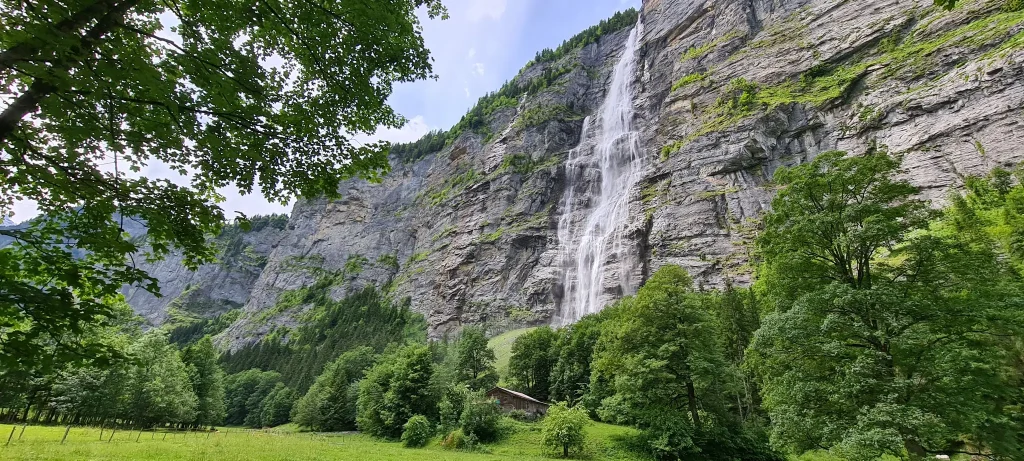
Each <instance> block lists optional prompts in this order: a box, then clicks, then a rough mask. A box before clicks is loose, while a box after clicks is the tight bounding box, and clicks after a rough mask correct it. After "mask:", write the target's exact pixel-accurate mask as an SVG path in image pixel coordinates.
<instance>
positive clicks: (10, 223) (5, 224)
mask: <svg viewBox="0 0 1024 461" xmlns="http://www.w3.org/2000/svg"><path fill="white" fill-rule="evenodd" d="M17 225H18V223H16V222H14V221H12V220H11V218H8V217H7V216H4V217H3V222H0V227H11V226H17Z"/></svg>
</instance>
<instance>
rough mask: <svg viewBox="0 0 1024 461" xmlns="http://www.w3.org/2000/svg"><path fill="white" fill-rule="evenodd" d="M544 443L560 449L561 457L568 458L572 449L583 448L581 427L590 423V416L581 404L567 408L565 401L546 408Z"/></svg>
mask: <svg viewBox="0 0 1024 461" xmlns="http://www.w3.org/2000/svg"><path fill="white" fill-rule="evenodd" d="M543 424H544V425H543V434H544V445H546V446H549V447H554V448H560V449H561V450H562V457H563V458H568V457H569V453H570V452H571V451H573V450H576V451H577V452H578V451H579V450H581V449H583V441H584V434H583V428H584V427H586V426H587V424H590V416H588V415H587V410H586V409H585V408H583V407H582V406H576V407H574V408H569V406H568V405H566V404H565V402H561V403H558V404H555V405H552V406H551V407H550V408H548V415H547V417H546V418H544V423H543Z"/></svg>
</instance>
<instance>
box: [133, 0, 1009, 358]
mask: <svg viewBox="0 0 1024 461" xmlns="http://www.w3.org/2000/svg"><path fill="white" fill-rule="evenodd" d="M1005 4H1006V2H1005V1H995V2H985V1H968V2H966V3H964V4H963V5H962V6H960V7H958V8H957V9H955V10H953V11H951V12H945V11H943V10H941V9H939V8H936V7H934V6H932V4H931V0H921V1H916V2H913V1H910V2H908V1H899V0H857V1H846V0H812V1H799V0H782V1H777V0H775V1H768V0H744V1H735V0H707V1H699V2H698V1H693V0H647V1H646V2H645V3H644V6H643V8H642V11H641V12H640V22H641V26H640V27H639V28H638V29H637V36H636V38H635V47H631V46H627V41H628V39H629V37H630V34H631V30H632V26H630V25H627V26H625V27H619V26H621V24H620V23H622V22H623V21H624V20H623V19H622V18H621V17H620V18H619V20H618V21H616V23H615V24H614V26H613V25H612V24H611V23H610V24H608V26H607V27H604V28H602V30H600V32H599V33H592V34H590V35H588V39H587V40H580V41H577V42H573V43H569V44H567V46H565V47H563V48H561V49H559V50H555V51H554V52H550V50H549V52H546V53H540V54H538V59H536V60H534V62H532V63H530V64H528V65H527V66H526V67H525V68H524V69H523V70H522V71H521V72H520V74H519V75H518V76H517V77H516V78H515V79H514V80H513V81H512V82H510V83H509V85H507V86H506V88H503V89H502V90H501V91H499V92H498V93H496V94H495V95H493V97H490V98H485V99H484V100H482V101H481V104H480V106H478V107H477V108H475V109H474V110H473V111H471V112H470V114H469V115H467V118H466V119H464V120H463V122H462V123H460V125H459V126H457V127H455V128H454V129H452V130H451V131H449V132H446V133H441V134H437V133H434V134H432V135H430V136H431V137H430V138H429V139H425V141H423V142H421V143H418V144H417V145H408V146H401V147H398V148H396V149H395V150H393V154H394V155H393V170H392V172H391V173H390V174H389V175H387V177H385V178H384V180H383V181H382V182H381V183H380V184H368V183H366V182H363V181H349V182H346V183H344V184H343V185H342V187H341V193H342V195H343V198H342V199H340V200H337V201H327V200H304V201H301V202H299V203H298V204H297V205H296V206H295V209H294V210H293V212H292V215H291V217H290V219H289V220H288V222H287V225H286V226H285V225H282V226H281V227H280V228H273V229H264V230H263V231H260V232H252V233H247V234H245V235H244V236H243V237H242V238H243V240H244V245H243V248H249V252H248V253H245V254H248V255H249V256H252V257H254V258H255V259H254V261H256V263H255V264H250V263H242V262H239V260H238V259H231V258H225V263H223V264H219V265H211V266H207V267H204V268H203V269H201V270H200V271H199V272H197V273H187V272H184V271H183V270H182V269H181V266H180V264H176V263H175V262H174V261H173V260H168V261H165V262H163V263H159V264H157V265H155V266H150V267H149V268H148V269H149V270H150V271H151V273H152V274H154V275H156V276H157V277H158V278H159V279H160V280H161V281H163V292H164V294H165V298H163V299H162V300H160V301H156V300H154V299H153V298H151V297H149V296H148V295H145V294H140V293H133V294H131V296H130V297H129V301H130V302H131V303H132V304H133V306H135V307H136V309H137V310H139V311H141V312H143V313H144V314H145V315H146V316H147V317H148V318H149V319H150V320H151V321H152V322H153V323H160V322H162V321H164V320H165V319H166V318H167V309H168V306H169V305H171V303H177V304H173V305H174V306H178V307H180V308H182V309H184V310H188V311H192V312H197V313H199V314H201V315H214V314H216V313H221V312H224V311H225V310H226V309H230V308H233V307H239V306H240V307H241V308H242V312H241V316H240V317H239V318H238V320H237V321H235V322H234V323H233V324H232V325H231V326H230V327H229V328H228V329H227V330H226V331H225V332H223V333H222V334H221V335H220V336H219V341H220V343H221V345H222V346H226V347H230V348H232V349H236V348H238V347H240V346H242V345H244V344H248V343H252V342H254V341H257V340H258V339H259V338H261V337H264V336H265V335H267V334H269V333H271V332H272V331H274V330H276V329H278V328H279V327H285V328H292V327H294V326H295V325H296V324H297V322H299V321H300V318H301V314H302V313H303V312H306V311H308V310H309V309H310V308H311V305H310V304H309V303H308V302H306V301H303V300H300V301H299V302H296V301H295V299H293V298H295V297H294V296H284V297H282V294H286V293H295V292H296V290H299V289H301V288H303V287H307V286H311V285H313V286H317V287H319V288H320V289H322V290H325V291H326V292H327V294H329V295H330V296H331V297H334V298H340V297H343V296H345V295H346V294H350V293H354V292H355V291H357V290H359V289H361V288H362V287H364V286H366V285H371V284H372V285H378V286H382V287H383V286H386V287H388V289H389V290H390V292H391V295H392V296H393V297H394V298H396V299H401V298H405V297H409V298H410V299H411V306H412V309H413V310H414V311H416V312H419V313H422V314H423V315H424V316H425V317H426V319H427V322H428V324H429V327H430V331H431V334H433V335H435V336H440V335H442V334H444V333H447V332H451V331H455V330H457V329H458V328H460V327H461V326H462V325H465V324H479V323H487V324H488V325H491V326H492V327H493V328H494V329H511V328H513V327H517V326H525V325H531V324H541V323H546V322H552V321H555V322H561V321H567V320H572V319H571V318H568V319H567V318H565V317H566V315H562V314H563V313H564V312H569V310H568V309H571V306H570V305H571V304H572V303H574V302H575V301H573V300H572V299H573V298H572V297H571V296H569V295H568V293H572V292H575V291H578V290H579V288H580V286H582V285H579V282H580V280H581V279H582V277H581V276H580V275H578V274H581V273H582V272H580V271H578V270H576V269H573V267H580V268H585V267H596V269H594V272H593V273H591V274H590V275H591V276H592V278H593V280H596V281H597V282H596V285H595V286H593V287H592V288H588V290H590V292H591V294H592V295H593V296H594V297H596V298H597V299H598V300H599V301H598V302H599V303H604V302H608V301H610V300H613V299H615V298H617V297H619V296H622V295H623V294H628V293H630V292H632V291H633V290H635V289H636V288H637V286H638V285H639V284H641V283H642V281H643V280H644V279H645V278H646V277H647V276H648V274H650V273H652V272H653V271H654V270H656V269H657V268H658V267H660V266H662V265H664V264H670V263H671V264H678V265H680V266H682V267H684V268H686V269H687V270H688V271H689V272H690V273H691V274H692V275H693V277H694V279H695V280H696V281H698V283H700V284H703V285H704V286H720V285H722V284H723V282H724V280H726V279H731V280H733V281H735V282H736V283H740V284H744V283H748V282H749V281H750V276H751V274H750V269H749V266H748V256H747V251H748V250H747V248H746V247H745V244H746V243H748V242H750V239H751V237H752V235H753V232H754V230H755V224H754V221H755V220H756V218H757V217H758V216H759V214H760V213H761V212H762V211H763V210H764V209H765V208H766V207H767V206H768V204H769V202H770V199H771V194H772V191H771V189H770V188H769V187H766V186H767V184H768V183H769V181H770V179H771V177H772V174H773V172H774V171H775V170H776V169H777V168H778V167H780V166H783V165H791V164H796V163H802V162H806V161H808V160H809V159H811V158H813V157H814V156H816V155H817V154H819V153H822V152H826V151H830V150H845V151H849V152H851V153H863V152H865V151H867V150H869V149H871V148H876V147H880V146H885V147H887V148H888V149H889V150H890V151H892V152H898V153H902V154H904V167H905V170H906V171H905V174H906V176H907V178H909V179H910V180H911V181H912V182H913V183H914V184H916V185H918V186H920V187H921V188H922V190H923V194H924V195H925V196H926V197H927V198H930V199H933V200H935V201H936V202H937V203H938V202H941V201H942V200H944V198H945V197H946V194H947V193H948V192H949V191H950V190H951V189H953V188H956V187H958V186H960V185H961V184H962V182H963V178H964V177H965V176H966V175H971V174H979V175H980V174H984V173H986V172H988V171H989V170H991V169H992V168H993V167H996V166H1004V167H1010V166H1013V165H1015V164H1017V163H1019V162H1021V161H1022V160H1024V81H1022V76H1024V67H1022V62H1024V12H1002V10H1001V8H1002V7H1003V5H1005ZM634 48H635V49H634ZM627 55H628V56H627ZM624 56H625V57H629V58H631V61H632V64H633V66H632V67H629V66H620V64H621V63H623V62H624V59H625V58H624ZM617 66H618V67H629V72H628V75H627V77H628V79H627V80H628V81H626V82H619V83H621V84H622V85H620V87H619V90H615V85H613V82H615V81H616V79H615V75H616V68H617ZM619 75H622V74H621V72H620V73H619ZM622 88H625V89H626V90H623V89H622ZM622 91H627V93H628V96H629V97H628V98H626V101H625V104H629V109H630V110H622V108H621V107H619V109H620V110H618V111H610V110H606V109H608V108H609V107H612V106H609V104H619V103H621V102H622V101H620V100H619V98H618V97H616V96H615V95H618V94H619V93H621V92H622ZM610 95H612V96H613V97H610ZM616 107H618V106H616ZM610 113H611V114H613V115H614V114H630V115H629V120H627V121H626V123H625V125H626V126H627V128H628V129H626V130H620V131H618V132H615V133H617V135H616V136H612V137H611V138H608V136H607V135H609V133H612V130H611V129H610V128H609V123H611V122H610V121H609V119H608V118H607V115H608V114H610ZM612 121H614V120H612ZM629 143H635V146H636V153H637V156H636V158H633V162H638V163H630V165H633V166H634V167H636V168H632V170H634V171H635V172H636V174H637V175H638V177H637V178H635V179H637V181H636V182H635V183H633V182H630V183H628V186H629V187H628V188H627V190H628V193H627V194H625V195H622V196H621V197H622V199H623V200H622V203H621V205H622V207H623V209H624V210H625V211H626V212H624V213H612V214H609V215H608V216H616V217H621V221H618V222H603V223H600V222H599V223H597V224H599V226H598V227H599V228H601V226H604V227H603V228H602V229H603V230H611V231H613V232H614V236H615V237H616V238H614V239H611V240H609V241H608V242H607V243H606V244H607V248H606V249H607V250H608V251H601V252H596V253H593V252H584V251H579V249H580V248H583V247H585V246H586V244H587V243H586V242H589V241H590V240H587V239H585V238H583V237H585V236H586V235H588V234H586V233H582V234H581V230H582V229H589V227H587V226H588V225H589V224H587V223H588V220H589V221H591V222H592V221H594V220H595V218H594V216H597V215H596V214H595V213H593V210H594V209H595V207H598V206H599V202H600V200H599V199H598V198H599V197H602V196H604V197H606V198H607V197H608V196H607V195H601V194H602V193H603V192H602V190H603V189H602V186H603V185H607V183H605V182H602V180H603V176H604V175H605V174H608V172H609V171H618V169H619V167H621V166H622V165H619V164H616V163H615V162H617V161H618V160H616V159H614V158H613V159H609V158H606V156H604V154H603V153H604V152H606V151H608V149H605V148H602V146H606V145H610V146H612V147H613V149H611V150H613V151H616V152H621V149H623V148H628V146H626V145H625V144H629ZM630 145H632V144H630ZM570 159H571V160H570ZM609 162H611V165H610V166H609ZM601 216H604V215H601ZM616 219H618V218H616ZM600 241H601V242H605V241H604V240H600ZM612 241H614V243H612ZM581 242H583V243H581ZM240 254H241V253H240ZM593 254H597V255H598V257H599V259H600V260H597V261H594V260H591V259H588V258H589V257H590V256H588V255H593ZM595 263H596V265H595ZM566 274H569V275H568V276H567V275H566ZM307 298H308V297H307ZM303 299H306V298H303ZM210 306H213V307H210Z"/></svg>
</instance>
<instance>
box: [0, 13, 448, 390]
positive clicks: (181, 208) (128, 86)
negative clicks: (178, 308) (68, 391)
mask: <svg viewBox="0 0 1024 461" xmlns="http://www.w3.org/2000/svg"><path fill="white" fill-rule="evenodd" d="M419 7H426V8H427V12H428V16H429V17H431V18H433V17H437V16H445V15H446V12H445V10H444V7H443V6H442V5H441V3H440V2H439V1H437V0H390V1H381V2H370V3H364V4H358V5H351V4H349V3H347V2H328V3H323V4H321V3H316V4H312V3H305V2H302V3H287V2H276V1H269V2H258V3H255V4H253V3H245V4H242V3H233V2H210V1H206V0H202V1H199V0H185V1H182V2H176V3H175V4H174V5H171V4H169V3H165V2H158V1H152V0H129V1H98V2H64V1H56V0H40V1H33V2H23V1H18V0H3V1H2V2H0V11H3V15H2V17H0V50H2V53H0V81H3V87H4V91H5V93H6V96H5V99H6V100H7V104H5V107H4V110H3V112H2V113H0V158H3V159H4V160H3V162H0V177H3V178H4V180H3V181H0V214H2V215H4V216H6V215H8V214H9V213H8V212H9V210H10V209H11V208H12V206H13V204H14V203H15V202H16V201H23V200H31V201H34V202H35V203H37V204H38V208H39V212H40V215H41V218H39V219H35V220H33V221H32V222H31V223H29V224H28V225H27V226H23V227H16V228H5V229H3V230H0V235H2V236H4V237H9V238H11V239H14V243H13V244H11V245H9V246H6V247H4V248H0V287H3V290H0V331H2V335H3V338H4V340H3V341H2V342H0V366H2V367H4V368H5V369H10V370H13V369H18V370H22V371H25V372H29V373H36V372H35V371H34V370H33V368H35V367H43V368H46V370H43V372H44V373H45V372H49V371H52V370H50V369H49V368H51V364H52V362H53V354H51V353H50V352H51V351H50V349H57V350H58V353H59V355H64V354H77V355H80V356H85V357H96V356H99V355H102V354H108V355H109V354H113V353H115V352H116V348H114V347H112V346H110V347H108V346H109V345H107V344H104V343H100V344H92V343H87V344H83V343H81V342H79V341H75V340H74V339H75V338H74V337H76V336H80V335H81V334H82V333H83V331H84V330H86V329H88V328H89V327H90V325H102V324H110V322H111V320H110V319H111V318H112V317H114V316H115V310H116V303H117V302H118V295H119V293H120V290H121V289H122V287H123V286H125V285H130V286H138V287H141V288H143V289H145V290H147V291H150V292H152V293H159V287H158V284H157V280H155V279H154V278H153V277H151V276H150V275H149V274H147V273H145V272H144V271H142V270H140V269H138V268H137V267H136V266H135V264H134V261H135V260H137V259H153V258H160V257H163V256H165V255H167V254H168V253H169V252H170V251H171V250H172V249H174V250H177V251H180V253H181V254H182V256H183V261H184V265H185V266H186V267H188V268H196V267H198V266H199V265H200V264H202V263H209V262H214V261H215V258H216V251H215V248H214V246H213V245H212V244H211V242H210V241H209V240H208V239H207V237H208V236H212V235H216V234H217V232H218V230H219V229H220V228H221V227H222V226H223V223H224V221H225V216H224V212H223V210H221V209H220V208H219V207H218V206H217V203H218V202H219V201H222V200H223V198H222V197H220V196H219V194H218V193H217V190H218V188H223V187H226V186H229V185H234V186H236V187H237V188H238V189H239V190H241V191H242V192H244V193H248V192H253V191H256V190H258V191H259V192H261V193H262V194H263V195H264V196H265V197H267V198H268V199H270V200H275V201H287V200H288V199H289V198H291V197H294V196H297V195H301V196H307V197H314V196H319V195H327V196H337V194H338V187H337V186H338V182H339V181H340V180H342V179H344V178H347V177H352V176H360V177H364V178H367V179H376V178H378V177H379V175H380V173H381V172H382V171H384V170H386V169H387V168H388V163H387V158H386V150H387V143H383V142H378V143H367V144H363V143H358V142H354V141H353V137H354V136H358V135H359V134H360V133H372V132H374V131H375V130H377V129H378V128H379V127H382V126H384V127H400V126H402V125H403V124H404V122H405V120H404V119H403V118H402V117H401V116H399V115H398V114H396V113H395V112H394V110H393V109H391V108H390V107H389V106H388V105H387V98H388V97H389V95H390V94H391V91H392V86H393V85H394V84H395V83H398V82H408V81H414V80H419V79H424V78H427V77H429V76H430V75H431V69H432V65H431V62H430V57H429V52H428V51H427V49H426V48H425V47H424V42H423V38H422V35H421V29H420V21H419V19H418V16H417V14H416V11H417V8H419ZM159 17H164V18H170V20H171V21H173V22H174V23H175V25H174V27H173V30H167V29H165V28H164V26H163V23H162V21H161V20H159V19H158V18H159ZM299 23H301V25H302V26H301V27H296V24H299ZM168 34H170V35H171V36H173V38H168ZM368 43H372V44H373V46H370V47H367V46H366V44H368ZM267 56H277V57H280V58H281V59H282V60H283V64H282V65H279V66H273V65H266V60H265V59H264V58H266V57H267ZM152 164H159V165H165V166H166V167H167V168H168V169H169V170H171V171H174V172H177V173H179V174H181V175H187V176H188V177H189V178H190V180H191V183H190V184H188V185H178V184H175V183H173V182H172V181H170V180H167V179H153V178H148V177H146V176H144V175H140V174H138V173H141V172H142V171H143V168H145V167H146V166H147V165H152ZM243 218H244V216H243ZM133 225H134V227H135V228H141V227H143V226H144V227H145V232H144V235H134V236H132V235H129V234H128V232H127V231H126V228H129V227H133Z"/></svg>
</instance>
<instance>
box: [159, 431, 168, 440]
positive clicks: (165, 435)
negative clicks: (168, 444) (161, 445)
mask: <svg viewBox="0 0 1024 461" xmlns="http://www.w3.org/2000/svg"><path fill="white" fill-rule="evenodd" d="M160 440H161V441H164V440H167V433H166V432H164V438H162V439H160Z"/></svg>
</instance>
